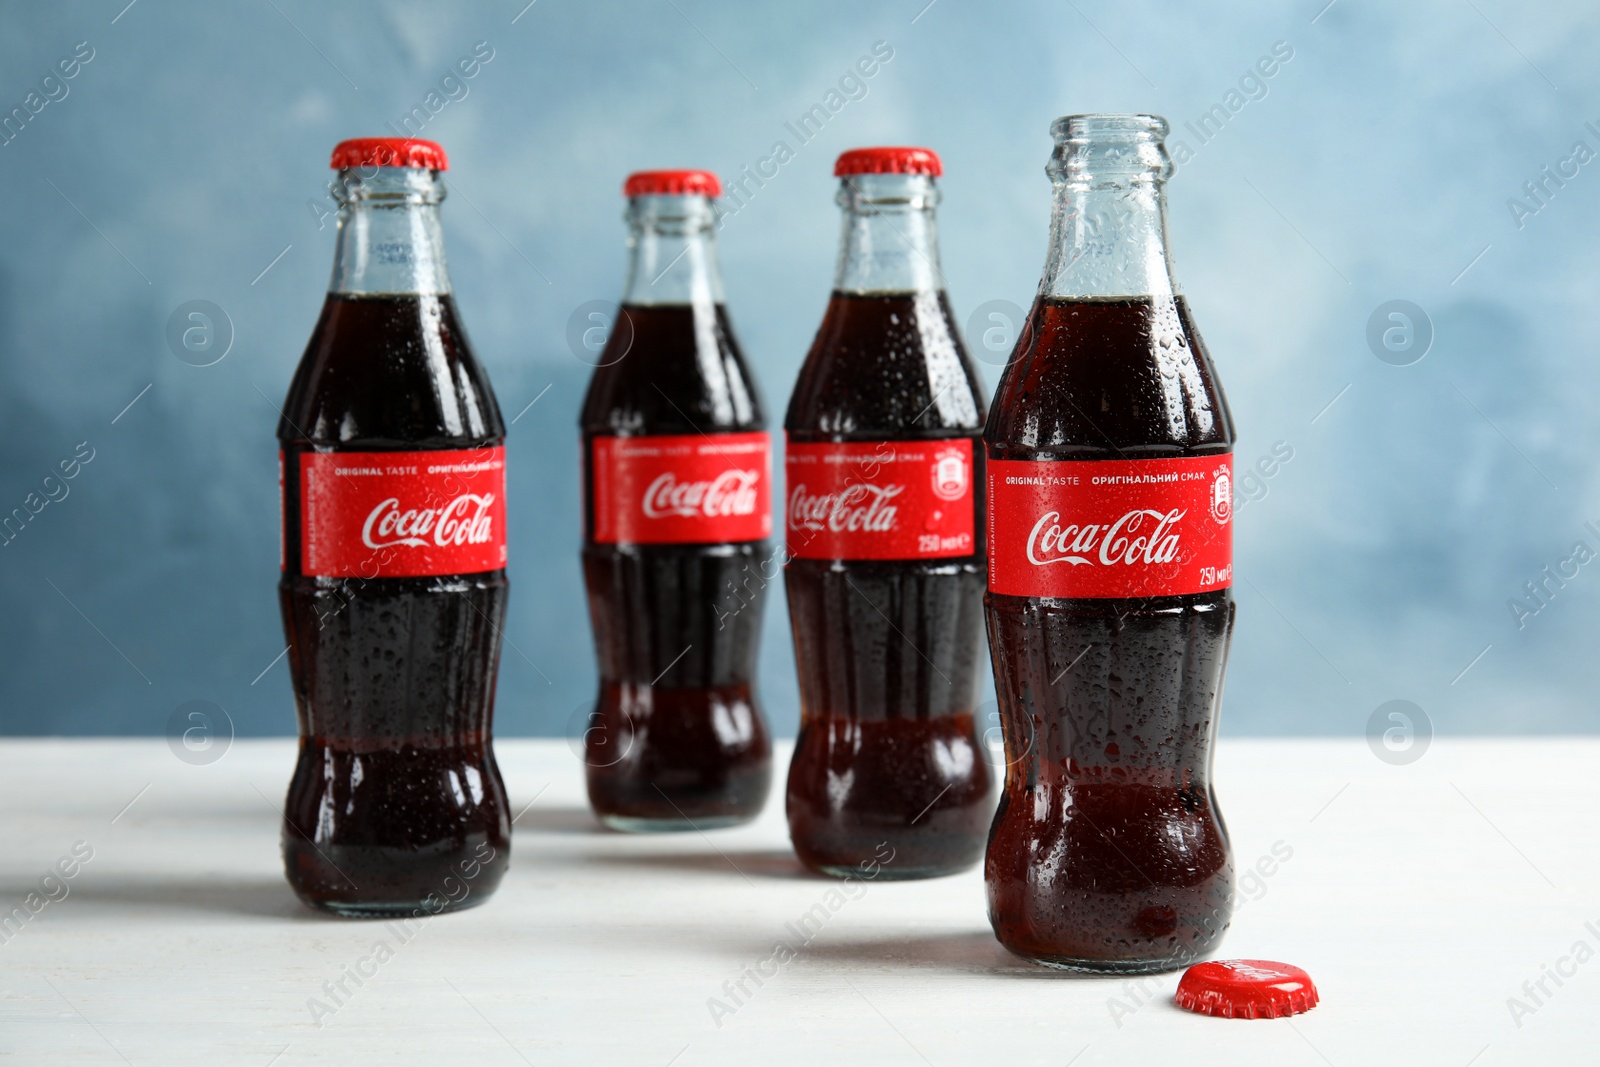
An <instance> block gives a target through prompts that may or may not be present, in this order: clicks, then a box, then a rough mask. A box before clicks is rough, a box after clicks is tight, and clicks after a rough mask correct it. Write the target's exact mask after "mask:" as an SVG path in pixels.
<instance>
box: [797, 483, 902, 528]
mask: <svg viewBox="0 0 1600 1067" xmlns="http://www.w3.org/2000/svg"><path fill="white" fill-rule="evenodd" d="M903 492H905V486H903V485H866V484H864V483H861V482H857V483H856V484H855V485H852V486H849V487H847V488H846V489H844V490H843V491H842V492H838V493H819V494H817V495H814V496H813V495H812V494H810V493H808V492H806V487H805V486H804V485H797V486H795V487H794V492H793V493H790V494H789V528H790V529H791V530H831V531H832V532H834V533H855V532H861V533H885V532H887V531H889V530H892V529H894V522H895V515H896V513H897V511H898V508H897V507H896V506H895V505H894V504H892V503H890V501H892V500H894V498H895V497H897V496H899V495H900V494H901V493H903Z"/></svg>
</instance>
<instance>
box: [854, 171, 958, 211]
mask: <svg viewBox="0 0 1600 1067" xmlns="http://www.w3.org/2000/svg"><path fill="white" fill-rule="evenodd" d="M834 200H835V202H837V203H838V204H839V206H840V207H843V208H848V209H850V210H852V211H883V210H888V211H923V210H927V209H929V208H932V207H933V206H935V205H936V204H938V202H939V183H938V182H937V181H936V180H935V179H934V177H933V175H931V174H846V175H842V176H841V177H840V178H839V193H838V195H837V196H835V197H834Z"/></svg>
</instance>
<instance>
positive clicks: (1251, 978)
mask: <svg viewBox="0 0 1600 1067" xmlns="http://www.w3.org/2000/svg"><path fill="white" fill-rule="evenodd" d="M1317 999H1318V998H1317V987H1316V986H1315V985H1313V984H1312V982H1311V976H1310V975H1309V974H1307V973H1306V972H1305V971H1302V970H1301V969H1300V968H1298V967H1292V966H1290V965H1289V964H1287V963H1273V962H1272V961H1271V960H1211V961H1209V962H1207V963H1197V964H1195V965H1194V966H1193V967H1190V968H1189V969H1188V970H1187V971H1184V972H1183V978H1181V979H1180V980H1179V981H1178V996H1177V1001H1178V1006H1179V1007H1181V1008H1188V1009H1189V1010H1190V1011H1197V1012H1199V1013H1200V1014H1202V1015H1221V1016H1223V1017H1224V1018H1227V1019H1276V1018H1278V1017H1279V1016H1283V1015H1298V1014H1300V1013H1301V1012H1303V1011H1310V1010H1311V1009H1312V1008H1314V1007H1316V1006H1317Z"/></svg>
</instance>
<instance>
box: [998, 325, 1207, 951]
mask: <svg viewBox="0 0 1600 1067" xmlns="http://www.w3.org/2000/svg"><path fill="white" fill-rule="evenodd" d="M985 438H986V440H987V442H988V450H989V458H990V459H991V460H995V459H1016V460H1068V459H1152V458H1159V457H1168V456H1199V455H1215V454H1219V453H1226V452H1228V451H1230V450H1231V449H1232V446H1233V423H1232V420H1231V418H1230V416H1229V414H1228V409H1227V403H1226V401H1225V400H1224V399H1223V396H1222V391H1221V388H1220V387H1219V385H1218V384H1217V381H1216V377H1215V374H1214V372H1213V370H1212V366H1211V361H1210V358H1209V357H1208V356H1207V355H1206V352H1205V349H1204V347H1203V345H1202V344H1201V341H1200V337H1199V335H1198V334H1197V333H1196V332H1195V331H1194V328H1193V326H1192V325H1191V323H1190V319H1189V312H1188V308H1187V306H1186V305H1185V304H1184V302H1183V300H1182V298H1181V297H1180V298H1177V299H1176V300H1174V299H1173V298H1170V297H1169V298H1150V297H1144V298H1131V299H1116V300H1054V299H1045V300H1041V301H1040V302H1039V303H1038V304H1037V305H1036V306H1035V308H1034V310H1033V313H1032V315H1031V318H1030V322H1029V325H1028V329H1027V332H1026V333H1025V334H1024V335H1023V336H1022V337H1021V338H1020V339H1019V340H1018V344H1017V350H1016V354H1015V355H1014V356H1013V357H1012V360H1011V362H1010V363H1009V365H1008V366H1007V368H1006V372H1005V376H1004V378H1003V379H1002V381H1001V384H1000V388H999V391H998V393H997V395H996V399H995V408H994V411H993V413H992V414H991V416H990V419H989V426H988V429H987V431H986V434H985ZM985 605H986V608H987V614H988V621H989V635H990V647H991V651H992V655H993V660H994V671H995V679H996V686H997V689H998V693H999V700H1000V712H1001V718H1002V720H1003V722H1004V724H1005V730H1006V755H1007V761H1008V767H1007V773H1006V781H1005V786H1004V789H1003V790H1002V793H1001V798H1000V808H999V811H998V812H997V813H996V815H995V820H994V827H993V830H992V831H991V834H990V838H989V849H988V853H987V857H986V861H985V878H986V881H987V884H988V892H989V917H990V920H991V922H993V924H994V929H995V934H996V935H997V936H998V937H999V939H1000V941H1001V943H1002V944H1004V945H1005V946H1006V947H1008V948H1010V949H1011V950H1012V951H1014V952H1017V953H1019V954H1021V955H1023V956H1027V957H1029V958H1032V959H1035V960H1038V961H1040V962H1043V963H1050V964H1055V965H1058V966H1065V967H1072V968H1078V969H1085V970H1096V971H1122V972H1128V973H1132V972H1141V971H1160V970H1170V969H1174V968H1178V967H1182V966H1186V965H1187V964H1188V963H1192V962H1194V961H1195V960H1197V959H1199V958H1201V957H1203V956H1205V955H1206V954H1208V953H1209V952H1211V951H1212V950H1213V949H1214V947H1215V946H1216V944H1217V942H1218V941H1219V940H1220V938H1221V936H1222V934H1223V932H1224V931H1225V930H1226V928H1227V926H1228V923H1229V920H1230V918H1231V916H1232V908H1233V905H1232V898H1233V866H1232V859H1231V855H1230V851H1229V846H1228V834H1227V830H1226V828H1225V827H1224V825H1223V822H1222V817H1221V813H1220V812H1219V811H1218V810H1217V802H1216V796H1215V794H1214V792H1213V790H1212V787H1211V748H1212V742H1213V740H1214V738H1215V736H1216V729H1217V712H1218V708H1219V704H1220V701H1221V697H1222V676H1223V670H1224V668H1225V666H1226V664H1227V658H1228V641H1229V637H1230V635H1231V634H1232V630H1233V617H1234V604H1233V597H1232V595H1231V593H1230V592H1229V591H1227V590H1223V591H1220V592H1212V593H1204V594H1199V595H1194V596H1173V597H1158V598H1151V599H1147V600H1109V599H1076V600H1075V599H1051V598H1025V597H1014V596H998V595H995V594H994V593H989V594H987V595H986V597H985Z"/></svg>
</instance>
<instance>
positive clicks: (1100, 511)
mask: <svg viewBox="0 0 1600 1067" xmlns="http://www.w3.org/2000/svg"><path fill="white" fill-rule="evenodd" d="M988 471H989V588H990V590H991V591H993V592H995V593H1000V594H1003V595H1006V596H1030V597H1034V596H1037V597H1151V596H1182V595H1186V594H1191V593H1204V592H1208V591H1210V590H1213V589H1225V588H1227V587H1228V586H1230V585H1232V584H1233V456H1231V455H1223V456H1190V457H1185V458H1182V459H1141V460H1067V461H1058V462H1047V463H1034V462H1025V461H1018V460H997V459H991V460H990V461H989V466H988Z"/></svg>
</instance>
